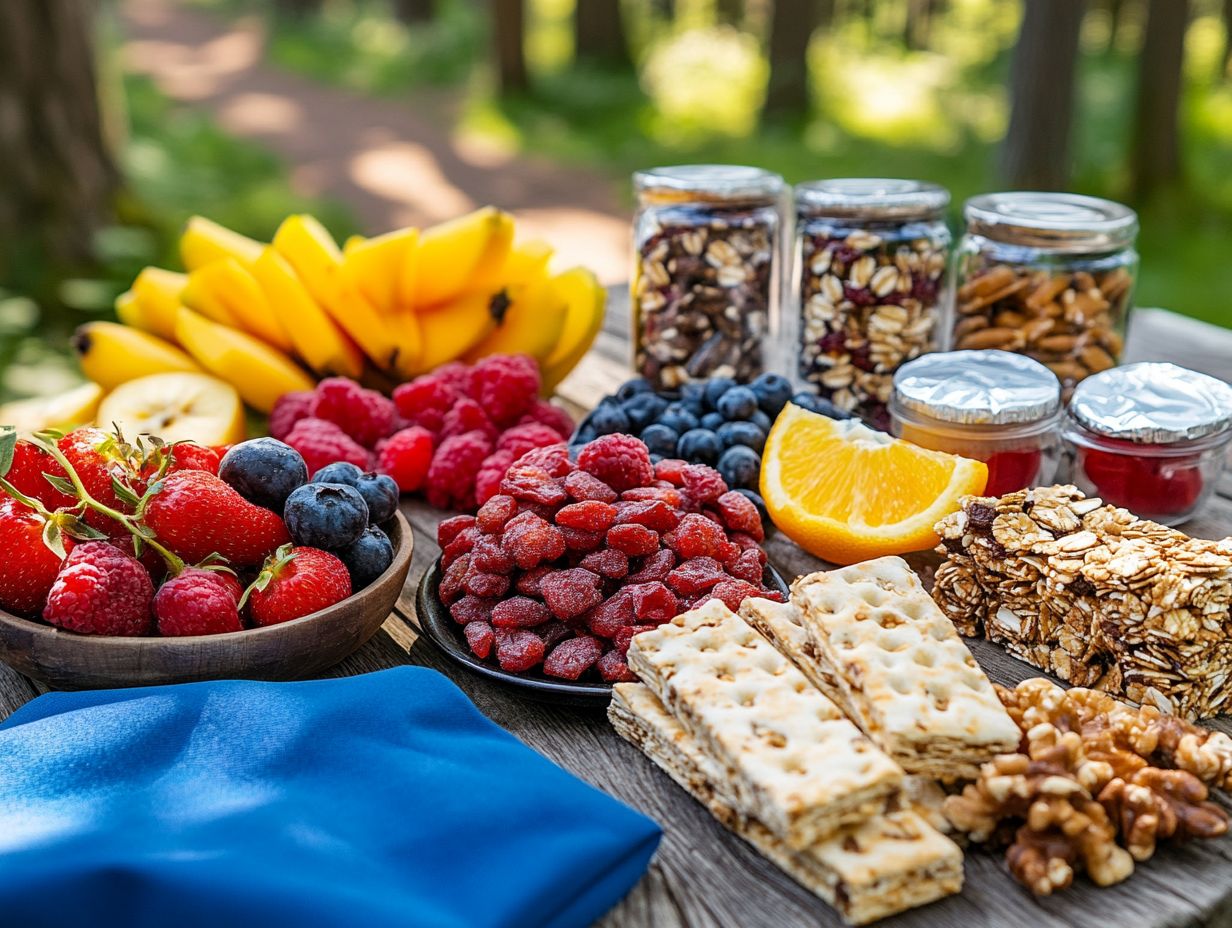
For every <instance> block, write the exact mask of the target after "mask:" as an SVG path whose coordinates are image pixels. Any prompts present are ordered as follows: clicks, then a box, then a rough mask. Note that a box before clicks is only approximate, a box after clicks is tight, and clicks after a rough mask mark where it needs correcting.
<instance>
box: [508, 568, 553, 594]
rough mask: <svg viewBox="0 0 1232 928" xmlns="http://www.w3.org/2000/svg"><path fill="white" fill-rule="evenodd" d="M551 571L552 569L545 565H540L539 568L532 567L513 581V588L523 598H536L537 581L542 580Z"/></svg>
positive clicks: (537, 590) (537, 591) (537, 592)
mask: <svg viewBox="0 0 1232 928" xmlns="http://www.w3.org/2000/svg"><path fill="white" fill-rule="evenodd" d="M551 570H552V568H551V567H549V566H547V565H546V564H543V565H540V566H539V567H532V568H531V569H530V570H528V571H526V573H524V574H522V575H521V576H520V577H518V579H517V580H515V581H514V583H513V588H514V589H515V590H517V591H518V592H519V593H521V594H522V595H523V596H538V595H539V581H540V580H542V579H543V578H544V576H545V575H547V574H548V573H550V572H551Z"/></svg>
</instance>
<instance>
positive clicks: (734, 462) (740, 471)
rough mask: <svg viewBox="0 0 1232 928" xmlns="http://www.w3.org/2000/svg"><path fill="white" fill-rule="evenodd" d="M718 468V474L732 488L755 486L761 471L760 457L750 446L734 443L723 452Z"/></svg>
mask: <svg viewBox="0 0 1232 928" xmlns="http://www.w3.org/2000/svg"><path fill="white" fill-rule="evenodd" d="M718 468H719V474H720V475H722V477H723V479H724V480H726V481H727V485H728V486H729V487H731V488H732V489H733V490H735V489H739V488H740V487H750V488H751V487H755V486H757V477H758V475H759V474H760V473H761V457H760V456H759V455H758V454H757V452H756V451H754V450H753V449H752V448H746V447H744V445H735V446H733V447H731V448H728V449H727V450H726V451H724V452H723V456H722V457H720V458H719V465H718Z"/></svg>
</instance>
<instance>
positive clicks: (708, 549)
mask: <svg viewBox="0 0 1232 928" xmlns="http://www.w3.org/2000/svg"><path fill="white" fill-rule="evenodd" d="M726 542H727V534H726V533H725V532H724V531H723V527H722V526H721V525H719V524H718V523H717V522H713V521H711V520H710V519H707V518H706V517H705V516H703V515H699V514H698V513H695V512H690V513H689V514H688V515H686V516H685V517H684V518H683V519H681V520H680V524H679V525H678V526H676V528H675V529H674V530H673V531H670V532H668V533H667V534H666V535H664V536H663V543H664V544H665V545H667V546H668V547H669V548H671V549H672V550H673V551H675V552H676V553H677V554H678V555H680V557H682V558H684V559H685V560H688V559H689V558H692V557H717V556H718V555H719V553H720V551H721V546H722V545H724V544H725V543H726Z"/></svg>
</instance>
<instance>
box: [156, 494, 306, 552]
mask: <svg viewBox="0 0 1232 928" xmlns="http://www.w3.org/2000/svg"><path fill="white" fill-rule="evenodd" d="M144 521H145V524H146V525H147V526H149V527H150V528H152V529H153V530H154V533H155V534H156V535H157V536H158V540H159V541H161V542H162V543H163V544H164V545H166V546H167V547H168V548H170V549H171V550H172V551H174V552H175V553H176V554H178V555H179V556H180V557H182V558H183V559H184V560H186V561H188V562H190V563H197V562H199V561H203V560H205V559H206V558H207V557H209V556H210V555H211V554H220V555H222V556H223V557H224V558H226V559H227V561H228V562H230V563H231V565H232V566H237V567H253V566H256V565H257V564H260V563H261V562H262V561H264V560H265V558H266V557H268V556H269V555H270V554H272V553H273V552H274V551H275V550H277V549H278V547H279V546H280V545H284V544H286V543H287V542H288V541H290V540H291V538H290V536H289V535H288V534H287V527H286V526H285V525H284V524H283V522H282V519H281V517H279V516H278V515H276V514H275V513H272V512H270V511H269V510H268V509H263V508H261V507H260V506H255V505H253V504H252V503H250V502H248V500H246V499H244V497H242V496H240V495H239V493H237V492H236V491H235V490H233V489H232V488H231V487H230V486H229V485H228V484H226V483H224V482H223V481H222V480H220V479H219V478H218V477H215V476H214V475H213V474H208V473H206V472H205V471H200V470H181V471H176V472H175V473H173V474H168V475H167V476H166V477H164V478H163V479H162V480H161V481H159V482H158V483H157V484H156V485H155V486H154V487H151V495H150V496H149V497H147V499H146V502H145V510H144Z"/></svg>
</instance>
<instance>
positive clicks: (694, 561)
mask: <svg viewBox="0 0 1232 928" xmlns="http://www.w3.org/2000/svg"><path fill="white" fill-rule="evenodd" d="M759 569H760V568H759ZM725 579H727V573H726V571H724V570H723V565H722V564H720V563H719V562H718V561H716V560H715V559H714V558H712V557H695V558H691V559H690V560H687V561H685V562H684V563H683V564H680V565H679V566H678V567H676V568H675V569H674V570H673V571H672V572H671V573H669V574H668V575H667V584H668V586H670V587H671V588H672V589H673V590H675V591H676V592H677V593H681V594H683V595H685V596H696V595H697V594H698V593H701V592H703V591H704V590H708V589H710V588H711V587H712V586H714V585H715V584H716V583H718V582H719V581H721V580H725Z"/></svg>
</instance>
